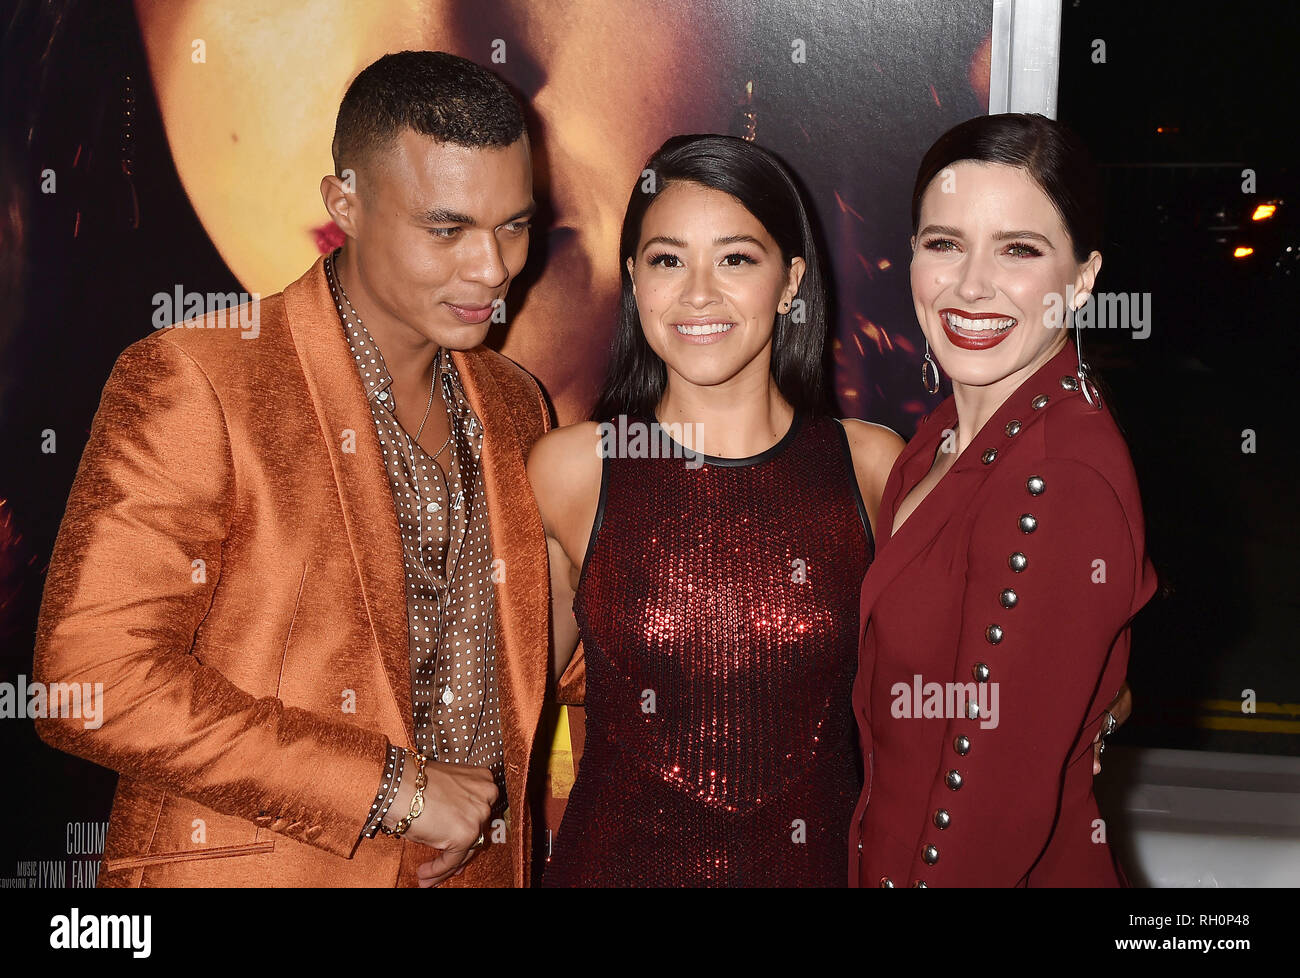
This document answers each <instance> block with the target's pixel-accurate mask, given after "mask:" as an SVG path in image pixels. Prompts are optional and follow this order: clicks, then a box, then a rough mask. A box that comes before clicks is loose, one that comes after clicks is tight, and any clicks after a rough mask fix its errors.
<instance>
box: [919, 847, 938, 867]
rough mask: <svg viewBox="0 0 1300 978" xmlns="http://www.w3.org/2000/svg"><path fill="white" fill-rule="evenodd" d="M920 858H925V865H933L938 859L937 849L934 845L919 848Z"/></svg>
mask: <svg viewBox="0 0 1300 978" xmlns="http://www.w3.org/2000/svg"><path fill="white" fill-rule="evenodd" d="M921 858H922V859H924V860H925V864H926V865H927V866H933V865H934V864H935V863H937V862H938V861H939V850H938V848H937V847H935V846H926V847H925V848H924V849H922V850H921Z"/></svg>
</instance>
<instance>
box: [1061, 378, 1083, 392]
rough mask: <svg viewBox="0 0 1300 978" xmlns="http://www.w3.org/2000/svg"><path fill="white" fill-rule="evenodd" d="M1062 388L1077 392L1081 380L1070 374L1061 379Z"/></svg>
mask: <svg viewBox="0 0 1300 978" xmlns="http://www.w3.org/2000/svg"><path fill="white" fill-rule="evenodd" d="M1061 386H1062V387H1064V388H1065V389H1066V390H1067V391H1077V390H1078V389H1079V378H1078V377H1071V376H1070V375H1069V374H1066V375H1065V376H1064V377H1062V378H1061Z"/></svg>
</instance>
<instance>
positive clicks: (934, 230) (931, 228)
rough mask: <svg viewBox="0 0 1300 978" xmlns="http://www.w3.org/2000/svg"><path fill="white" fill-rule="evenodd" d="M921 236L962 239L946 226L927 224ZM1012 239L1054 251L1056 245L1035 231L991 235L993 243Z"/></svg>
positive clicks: (955, 231)
mask: <svg viewBox="0 0 1300 978" xmlns="http://www.w3.org/2000/svg"><path fill="white" fill-rule="evenodd" d="M921 234H922V235H926V234H946V235H949V236H950V237H954V238H960V237H962V233H961V231H959V230H958V229H957V228H954V227H949V226H948V225H946V224H928V225H926V226H925V228H923V229H922V231H921ZM1012 238H1032V239H1033V240H1035V241H1041V242H1043V244H1045V245H1047V247H1049V248H1053V249H1054V248H1055V247H1056V245H1054V244H1052V239H1051V238H1049V237H1047V235H1045V234H1039V233H1038V232H1037V231H999V232H997V233H996V234H995V235H993V240H994V241H1009V240H1011V239H1012Z"/></svg>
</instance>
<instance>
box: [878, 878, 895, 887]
mask: <svg viewBox="0 0 1300 978" xmlns="http://www.w3.org/2000/svg"><path fill="white" fill-rule="evenodd" d="M880 888H881V889H882V890H892V889H893V888H894V881H893V880H891V879H890V878H889V877H888V876H882V877H880Z"/></svg>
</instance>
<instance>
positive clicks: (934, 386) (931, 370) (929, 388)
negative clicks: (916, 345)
mask: <svg viewBox="0 0 1300 978" xmlns="http://www.w3.org/2000/svg"><path fill="white" fill-rule="evenodd" d="M931 374H933V376H934V382H933V383H931V381H930V377H931ZM921 386H922V387H924V388H925V389H926V392H927V393H930V394H938V393H939V365H938V364H937V363H935V362H934V358H933V357H931V356H930V341H929V340H928V339H927V340H926V341H925V356H924V357H922V358H921Z"/></svg>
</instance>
